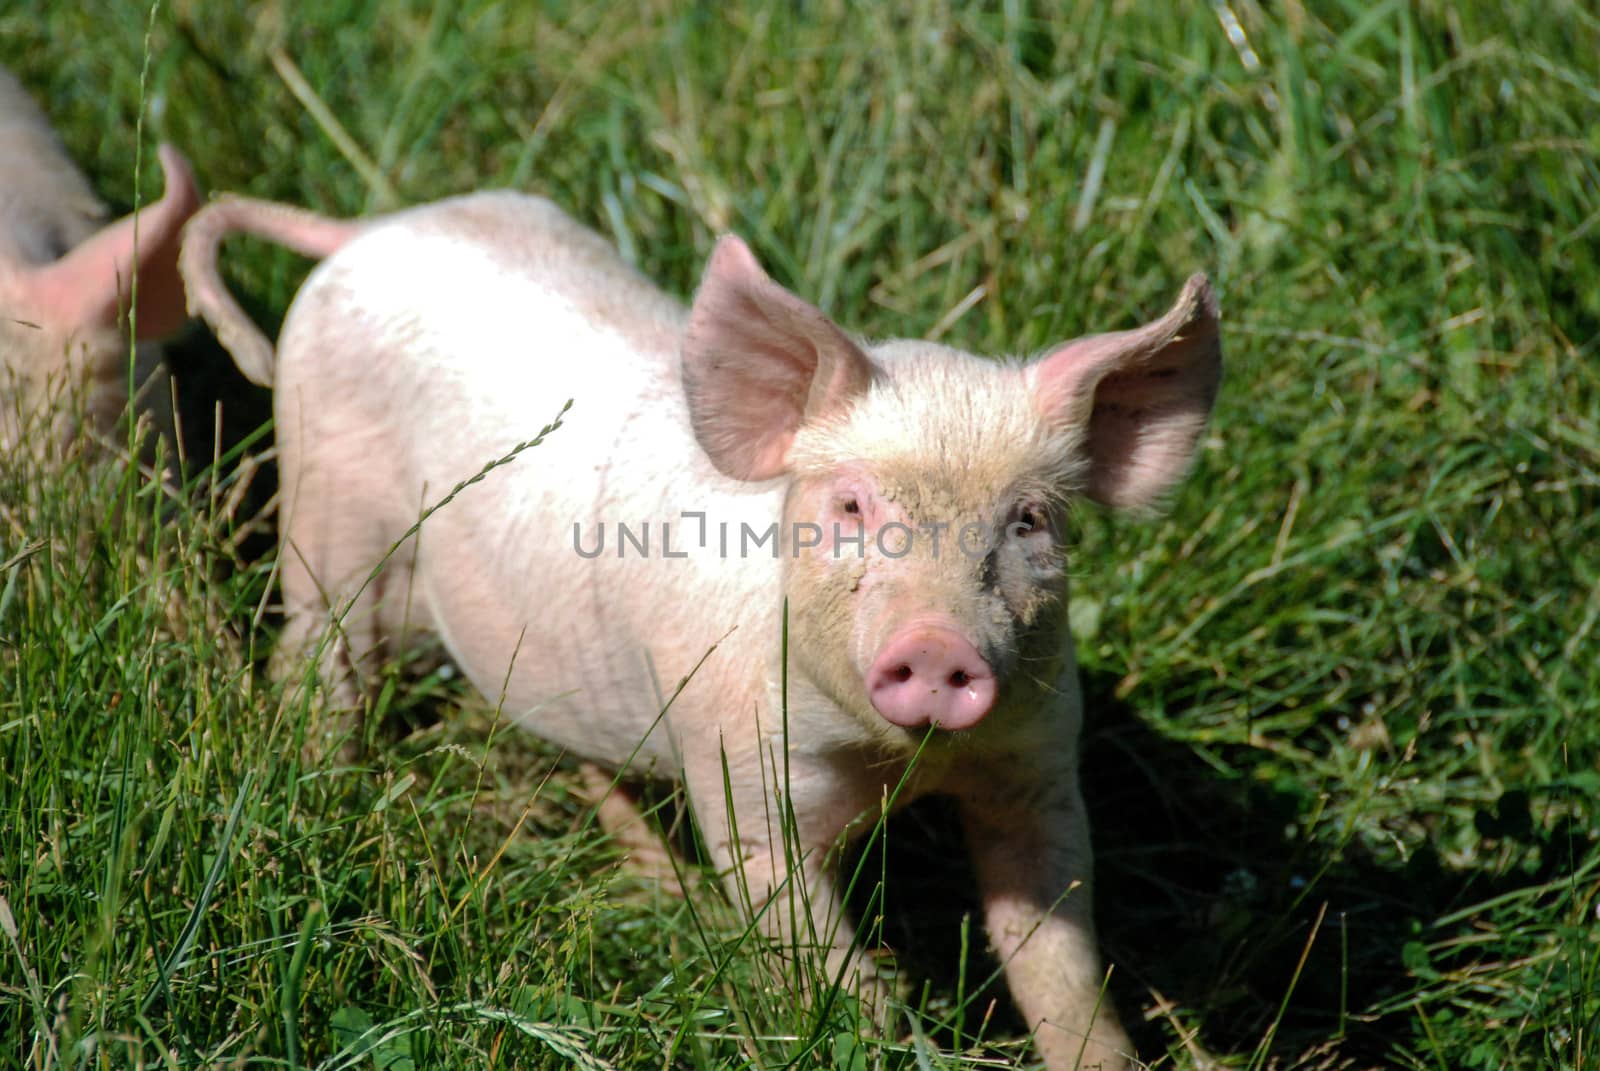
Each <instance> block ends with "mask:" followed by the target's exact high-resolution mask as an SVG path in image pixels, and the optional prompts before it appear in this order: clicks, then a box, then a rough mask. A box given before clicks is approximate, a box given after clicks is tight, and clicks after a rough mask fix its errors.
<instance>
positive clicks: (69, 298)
mask: <svg viewBox="0 0 1600 1071" xmlns="http://www.w3.org/2000/svg"><path fill="white" fill-rule="evenodd" d="M160 156H161V166H162V169H163V170H164V172H165V174H166V191H165V193H164V195H163V196H162V198H161V200H160V201H158V202H156V203H155V204H151V205H147V206H145V207H144V208H142V209H140V210H139V211H138V212H137V213H134V214H131V215H128V216H125V217H123V218H122V219H120V220H117V221H116V222H114V223H112V224H110V225H109V226H106V227H104V228H101V229H100V230H98V231H96V232H94V233H93V234H90V235H89V236H88V237H87V238H85V239H84V240H82V241H81V242H78V243H77V244H75V245H73V246H72V247H71V248H70V249H67V250H66V251H65V252H64V253H63V254H62V255H60V257H59V258H58V259H50V260H46V261H44V262H42V263H40V262H34V261H33V260H31V259H29V258H25V257H21V256H20V253H18V254H15V255H13V256H8V255H5V252H4V250H5V249H6V248H8V247H16V248H17V249H19V250H20V248H21V246H20V243H16V242H6V243H0V437H3V438H4V439H6V440H7V441H8V443H9V440H10V439H12V438H13V437H14V436H15V434H16V431H17V429H16V426H15V424H16V418H17V417H19V416H20V417H21V418H22V421H21V422H22V423H23V424H25V425H33V424H36V423H38V422H40V421H44V422H46V423H47V424H48V425H50V426H53V429H54V431H53V433H54V434H57V435H65V434H68V432H67V430H66V429H65V428H64V427H63V426H62V424H61V421H62V420H63V419H64V414H63V413H62V412H60V411H56V409H55V405H54V403H55V402H56V400H57V396H59V395H62V394H67V393H71V392H76V391H83V392H84V400H85V405H86V407H87V414H86V415H87V416H88V418H89V419H90V420H91V421H92V422H94V423H95V424H96V425H98V426H99V427H100V428H102V429H105V428H108V427H109V426H110V425H111V424H112V423H114V422H115V420H116V419H117V417H118V416H119V415H120V414H121V413H122V411H123V410H124V409H125V408H126V406H127V402H128V389H127V381H128V333H127V326H128V323H129V322H130V321H131V323H132V325H133V328H134V334H135V337H136V338H137V339H140V340H149V339H156V338H160V337H162V336H165V335H168V334H171V333H172V332H173V331H174V330H176V329H177V328H178V327H179V326H180V325H182V323H183V322H184V319H185V317H186V313H185V311H184V299H183V287H182V282H181V280H180V279H179V276H178V270H177V259H178V247H179V235H180V233H181V232H182V229H183V225H184V223H185V222H186V221H187V220H188V218H189V217H190V216H191V215H193V214H194V212H195V210H196V209H197V208H198V207H199V204H200V198H199V194H198V192H197V190H196V188H195V184H194V178H193V176H192V175H191V173H190V171H189V165H188V163H187V162H186V161H185V160H184V158H183V156H182V155H181V154H179V153H178V152H177V150H175V149H173V148H172V147H171V146H167V145H163V146H162V147H161V151H160ZM136 235H137V236H136ZM135 271H137V285H136V286H135V285H134V279H135ZM157 361H158V357H157V354H156V351H154V350H152V349H150V348H149V347H148V346H141V347H140V350H139V359H138V360H137V361H136V367H135V372H136V376H137V377H138V378H139V379H140V380H141V381H142V380H144V379H145V378H146V377H147V376H148V375H149V373H151V372H152V371H154V366H155V365H156V363H157ZM151 393H152V394H154V395H156V396H155V397H152V398H151V399H150V404H151V405H152V407H156V408H159V407H160V406H161V404H162V403H163V402H164V401H166V400H167V399H165V398H164V397H162V396H161V395H162V394H164V391H163V390H162V389H160V388H159V387H155V388H153V389H152V391H151Z"/></svg>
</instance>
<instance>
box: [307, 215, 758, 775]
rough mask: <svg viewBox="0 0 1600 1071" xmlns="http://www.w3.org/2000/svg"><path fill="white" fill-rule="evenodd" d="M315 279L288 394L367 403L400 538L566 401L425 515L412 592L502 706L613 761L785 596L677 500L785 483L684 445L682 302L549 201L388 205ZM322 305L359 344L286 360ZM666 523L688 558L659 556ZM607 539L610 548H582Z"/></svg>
mask: <svg viewBox="0 0 1600 1071" xmlns="http://www.w3.org/2000/svg"><path fill="white" fill-rule="evenodd" d="M313 283H314V284H315V285H314V286H313ZM307 292H308V296H312V297H313V298H314V300H313V302H312V306H313V308H312V309H309V310H307V313H315V306H316V305H327V306H328V307H326V308H324V309H323V310H322V312H321V313H320V314H310V315H304V314H302V311H301V310H300V309H299V308H298V307H297V308H296V309H295V310H292V311H291V316H290V321H289V322H288V323H286V326H285V339H286V343H285V345H284V346H283V352H282V354H281V356H280V360H281V361H282V362H283V366H282V367H281V368H280V386H279V389H280V392H282V391H283V390H284V389H285V387H286V386H287V387H289V389H291V390H293V389H295V385H296V384H297V383H298V382H300V381H302V380H304V381H306V382H307V384H309V383H310V382H311V381H313V380H318V381H321V382H322V383H324V384H328V380H329V379H332V380H334V381H342V385H339V384H337V383H336V384H335V385H332V386H333V390H334V392H338V391H340V390H343V391H344V392H345V393H344V397H345V398H348V399H350V400H351V404H354V405H356V406H357V407H358V408H359V409H361V410H362V411H361V412H359V413H355V414H351V416H352V417H353V419H354V421H355V423H356V424H357V425H361V426H371V427H374V428H376V429H379V430H377V431H376V432H375V439H374V441H373V443H372V444H371V447H370V449H368V450H367V451H366V453H367V454H368V455H369V456H371V457H372V461H373V463H374V464H379V465H383V466H393V469H394V472H393V475H392V479H388V480H385V481H381V482H382V483H384V485H386V486H388V487H391V488H392V489H393V497H392V499H391V500H390V501H389V502H388V503H386V504H384V506H383V509H384V510H385V512H387V514H388V518H387V524H388V528H389V530H390V532H391V533H392V538H398V536H399V535H400V534H401V533H402V532H403V531H404V530H405V528H406V527H408V526H409V525H410V524H411V523H412V522H414V521H415V520H416V518H417V516H418V515H419V513H420V511H421V509H422V508H423V507H424V506H425V505H431V504H432V503H435V502H437V501H439V500H440V499H442V498H443V497H444V496H445V494H446V493H448V492H449V491H450V490H451V488H453V487H455V486H456V485H457V484H459V483H460V482H462V481H464V480H467V479H469V478H470V477H472V476H474V475H476V474H477V473H479V472H480V471H482V469H483V468H484V466H485V465H487V464H488V463H490V462H491V461H494V460H495V459H497V458H501V457H504V456H505V455H507V454H508V453H510V452H512V451H513V450H514V449H515V447H516V445H517V444H518V443H521V442H525V441H527V440H529V439H532V438H533V437H534V436H535V435H536V434H537V433H538V431H539V430H540V428H541V427H542V426H544V425H545V424H547V423H548V422H550V421H551V420H552V419H553V418H554V417H555V415H556V413H557V412H558V411H559V410H560V408H561V406H562V405H563V403H565V402H566V401H567V400H568V399H571V400H572V403H573V404H572V409H571V411H570V412H569V413H568V414H567V415H566V416H565V417H564V418H563V426H562V427H561V428H560V429H559V430H557V431H555V432H554V433H553V434H552V435H551V436H550V437H549V438H548V439H547V440H546V441H545V442H544V443H543V444H542V445H540V446H538V447H536V448H533V449H531V450H528V451H526V452H524V453H522V454H521V455H520V456H518V457H517V459H516V460H514V461H512V462H510V463H509V464H506V465H505V466H503V467H499V468H496V469H495V470H494V471H492V472H490V473H489V474H488V475H487V476H486V477H485V478H484V479H483V480H482V481H481V482H479V483H477V484H474V485H472V486H470V487H468V488H466V489H464V490H463V491H462V492H461V494H460V495H459V496H458V498H457V499H456V500H455V501H453V502H451V503H450V504H449V505H448V506H445V507H444V508H443V509H441V510H440V511H439V512H438V513H436V514H434V515H433V516H432V517H431V518H430V519H429V520H428V522H427V525H426V527H425V528H424V530H423V535H422V540H421V550H420V556H419V567H418V570H417V576H418V580H419V585H418V586H419V588H420V589H421V590H420V591H418V592H417V593H416V594H417V595H419V596H421V597H422V598H423V599H424V600H425V602H426V604H427V606H428V607H429V609H430V611H431V617H432V618H433V624H434V626H435V628H436V630H437V631H438V632H439V633H440V635H441V636H442V637H443V638H444V640H445V643H446V645H447V647H448V648H449V649H450V651H451V653H452V655H453V656H454V657H455V658H456V660H457V661H458V663H459V664H460V665H461V667H462V669H463V670H464V671H465V672H466V673H467V674H468V676H469V677H470V678H471V679H472V680H473V682H474V684H475V685H476V686H477V687H478V688H479V689H480V690H481V691H483V692H484V693H485V694H486V695H487V696H489V697H490V698H491V699H494V698H495V697H497V696H498V695H500V694H501V692H502V690H504V692H505V695H506V706H505V710H506V713H508V714H510V715H512V716H514V717H518V718H520V719H522V720H524V721H526V722H528V723H530V725H531V727H533V728H534V729H535V730H536V731H538V732H539V733H540V734H541V735H544V736H546V737H548V738H551V739H554V740H556V741H557V742H558V743H561V744H564V745H565V746H567V747H569V748H572V749H573V750H575V751H577V752H578V753H580V754H586V755H588V756H590V757H592V758H597V759H600V760H603V761H611V762H621V761H623V760H624V759H626V758H627V757H628V754H629V752H630V751H631V750H632V749H633V747H634V746H635V745H636V744H638V743H639V740H640V737H641V736H642V735H643V730H644V728H646V727H648V726H649V724H650V722H651V720H652V719H653V718H654V716H655V714H656V713H657V711H658V710H659V708H660V705H661V701H662V699H663V698H664V697H665V696H668V695H670V694H671V692H672V690H673V688H674V686H675V685H676V683H677V681H678V680H679V679H680V678H681V677H683V676H684V675H686V674H688V673H689V672H690V671H691V670H692V669H693V668H694V666H695V664H696V663H697V662H698V661H699V659H700V657H701V656H703V655H705V654H706V652H707V650H708V649H709V648H710V647H711V646H712V645H713V644H716V643H717V641H718V640H719V639H720V638H721V637H723V636H724V635H725V634H726V633H727V632H728V630H729V629H731V628H734V627H735V626H739V625H742V624H743V623H744V622H745V621H746V620H747V619H748V617H749V614H750V612H751V610H752V609H753V608H754V607H756V606H765V605H766V604H767V603H769V602H770V603H773V604H776V601H777V595H776V592H777V563H776V562H773V561H771V560H770V556H769V557H767V559H766V560H765V561H764V562H763V561H762V560H761V559H762V554H760V553H758V554H756V555H755V556H754V557H751V558H747V559H738V558H734V559H732V560H725V559H723V558H722V557H721V555H720V554H719V553H718V547H717V539H716V535H715V534H714V529H713V534H712V537H711V538H710V539H709V540H708V541H707V542H708V546H707V547H705V548H701V547H698V546H697V545H693V543H692V542H691V541H690V540H689V539H688V538H687V537H688V536H690V535H697V533H693V532H691V531H687V530H686V529H685V526H684V522H683V520H682V518H681V516H680V514H681V513H682V512H683V511H686V510H687V511H704V512H706V513H707V514H708V517H709V519H710V520H711V522H712V523H713V524H715V523H716V522H717V521H719V520H722V519H731V520H732V521H733V523H734V525H735V533H737V530H738V529H737V524H738V523H739V522H740V521H741V520H746V519H748V520H749V522H750V523H751V524H752V526H753V527H756V528H758V529H759V528H760V527H763V526H764V525H765V524H767V523H770V520H771V519H772V518H774V517H776V514H777V510H778V501H779V500H778V497H777V496H778V495H779V492H778V491H777V490H775V489H772V488H769V487H759V486H755V487H753V486H751V485H745V484H738V483H734V482H732V481H728V480H726V479H725V478H723V477H721V476H719V475H718V474H716V473H715V472H714V470H713V469H712V468H711V466H710V464H709V462H708V461H706V459H705V457H704V455H703V454H702V453H701V451H700V450H699V449H698V447H697V446H696V445H695V443H694V440H693V436H692V432H691V431H690V427H689V420H688V413H687V408H686V406H685V403H684V401H683V395H682V388H681V384H680V378H679V371H678V355H677V347H678V340H679V337H680V335H681V332H682V329H683V325H684V322H685V319H686V311H685V310H684V308H683V306H682V305H681V304H680V303H679V302H677V301H676V300H674V299H673V298H671V297H670V296H668V295H666V294H665V293H664V292H662V291H661V290H660V289H658V288H657V287H655V286H654V284H652V283H650V282H649V281H648V280H646V279H645V278H644V277H643V276H641V275H640V274H639V273H637V272H636V271H634V270H633V269H632V268H631V267H629V266H628V265H627V264H625V263H624V262H623V261H622V260H621V258H620V257H619V256H618V255H617V254H616V253H615V251H614V250H613V249H612V247H611V246H610V245H609V243H607V242H605V240H604V239H602V238H600V237H599V236H598V235H596V234H594V233H593V232H591V231H589V230H587V229H586V228H584V227H582V226H581V225H579V224H577V223H575V222H574V221H572V220H571V219H570V218H569V217H567V216H566V215H565V214H564V213H562V212H561V211H560V210H559V209H557V208H556V207H555V206H553V205H551V204H550V203H549V202H546V201H543V200H541V199H538V198H531V197H524V196H520V195H515V194H480V195H474V196H471V197H466V198H460V199H457V200H455V201H450V202H444V203H442V204H439V205H434V206H429V207H427V208H424V209H419V210H415V211H413V212H408V213H403V214H401V215H399V216H396V217H394V219H393V221H392V222H391V223H388V224H385V225H383V226H380V227H378V228H375V229H374V230H373V231H372V232H369V233H368V234H366V235H364V236H362V237H361V238H360V239H358V240H357V241H355V242H353V243H351V245H350V246H348V247H346V249H345V250H342V251H341V252H340V253H339V254H338V255H337V256H336V257H334V258H331V259H330V260H329V261H328V262H327V263H326V264H325V265H324V266H323V267H322V268H320V269H319V272H318V276H317V277H315V278H314V279H313V281H312V283H308V285H307ZM299 305H300V302H299V301H297V306H299ZM328 324H335V325H338V326H337V338H338V339H339V340H340V341H339V342H338V343H337V344H336V345H337V346H338V347H339V348H347V349H348V352H343V353H337V354H330V353H327V352H324V353H322V354H321V355H319V356H317V357H316V358H315V359H314V363H315V365H316V368H315V369H310V368H296V367H293V366H292V365H291V363H290V362H292V361H293V360H295V359H296V358H297V355H298V354H300V353H304V352H306V350H307V349H308V348H309V347H308V346H307V345H304V344H303V343H304V342H306V340H295V339H294V336H295V334H296V333H300V332H301V331H302V328H305V329H308V330H310V331H326V330H327V325H328ZM349 340H358V341H357V342H356V344H354V345H350V344H349ZM323 348H324V350H326V349H327V348H328V347H327V345H326V344H324V346H323ZM330 361H331V362H333V363H334V364H336V365H337V366H338V367H335V368H332V369H330V368H329V364H330ZM318 397H319V398H322V399H327V398H328V395H327V394H326V393H321V391H319V394H318ZM318 404H319V405H322V404H325V402H323V401H319V403H318ZM339 404H340V405H341V407H342V405H343V403H339ZM280 419H281V418H280ZM280 426H281V423H280ZM325 430H327V431H329V432H330V433H332V434H339V432H338V431H336V430H333V429H325ZM662 522H666V523H668V524H670V525H671V526H672V528H673V530H674V531H673V545H672V549H673V550H674V551H675V552H676V551H679V550H683V549H686V544H689V546H688V547H687V549H688V550H690V551H691V554H692V556H691V557H690V558H689V559H681V558H667V557H665V556H664V552H665V550H666V548H665V547H663V546H662V544H661V536H662V528H661V525H662ZM619 523H622V524H627V525H628V526H629V528H630V529H631V530H632V531H633V532H634V533H636V534H638V533H641V532H642V530H643V526H644V524H646V523H648V525H649V531H650V546H649V550H648V552H647V553H642V554H641V553H639V552H637V551H636V550H635V548H634V547H633V546H632V545H631V544H630V545H629V546H628V547H626V548H625V550H624V553H623V554H622V555H621V556H620V557H619V555H618V545H617V535H618V531H617V526H618V524H619ZM602 526H603V536H602ZM602 538H603V543H601V544H599V545H600V546H602V548H603V549H602V551H601V553H600V555H599V556H597V557H592V558H591V557H585V556H584V555H581V554H580V553H579V552H578V549H577V547H578V546H582V547H583V548H584V550H585V551H586V552H589V551H592V550H593V549H594V547H595V546H596V545H597V542H596V541H597V540H601V539H602ZM513 656H514V666H513V665H512V664H513ZM727 661H728V662H729V663H730V664H729V667H728V671H727V673H726V674H724V673H721V672H719V667H718V666H717V665H716V664H715V659H713V663H712V664H711V667H710V670H709V672H705V671H703V672H705V676H706V680H705V682H704V683H703V684H697V685H696V692H704V693H705V694H706V698H707V700H708V701H709V697H710V693H711V691H713V690H718V691H720V690H722V689H723V688H727V687H733V685H734V683H735V682H736V681H740V680H748V677H749V674H748V671H747V670H746V671H744V672H739V671H737V667H735V666H733V665H732V663H733V662H734V661H736V660H735V659H733V658H732V657H731V656H730V657H729V658H728V659H727ZM508 666H512V669H511V672H510V674H509V675H508V673H507V668H508ZM695 705H696V695H692V694H686V696H685V699H684V701H683V706H684V708H686V709H690V708H693V707H694V706H695ZM666 744H667V740H666V736H665V734H664V733H663V732H660V731H658V732H657V733H656V734H654V736H653V737H652V745H651V746H648V747H647V748H646V749H645V751H644V752H643V753H642V754H643V757H644V759H646V760H649V759H652V758H653V759H657V760H670V755H669V751H668V750H667V748H666Z"/></svg>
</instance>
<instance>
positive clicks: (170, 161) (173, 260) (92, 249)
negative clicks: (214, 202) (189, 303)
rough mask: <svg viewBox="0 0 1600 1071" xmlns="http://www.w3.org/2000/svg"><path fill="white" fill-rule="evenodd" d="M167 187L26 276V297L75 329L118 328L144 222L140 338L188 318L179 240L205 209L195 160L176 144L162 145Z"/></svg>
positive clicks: (41, 310)
mask: <svg viewBox="0 0 1600 1071" xmlns="http://www.w3.org/2000/svg"><path fill="white" fill-rule="evenodd" d="M160 153H161V167H162V170H163V171H164V172H165V173H166V181H167V189H166V193H165V194H164V195H163V196H162V198H161V200H159V201H157V202H156V203H155V204H152V205H146V206H145V207H144V208H141V209H140V210H139V211H138V212H137V213H134V214H133V215H129V216H124V217H123V218H122V219H119V220H117V221H116V222H115V223H113V224H111V225H110V226H108V227H106V228H104V229H103V230H100V231H99V232H97V233H95V234H93V235H91V236H90V237H89V238H88V239H86V240H85V241H83V242H81V243H80V244H79V245H77V246H76V247H75V248H73V249H72V250H71V251H70V252H68V253H67V255H66V256H64V257H62V258H61V259H60V260H58V261H56V262H55V263H54V264H51V265H48V266H46V267H43V268H39V269H37V270H35V271H33V272H31V273H29V274H28V276H27V277H26V278H24V279H23V281H22V285H23V287H24V288H25V291H24V300H25V301H26V302H27V304H28V305H29V306H31V307H32V308H34V309H37V310H39V314H40V315H48V316H49V318H50V319H51V321H52V322H54V323H59V324H61V325H62V326H63V327H66V328H68V329H75V328H85V327H94V326H103V325H112V324H115V323H116V322H117V317H118V315H119V314H120V313H121V312H122V311H123V310H124V309H126V308H127V306H128V297H129V290H130V283H131V277H132V274H133V264H134V254H135V250H134V224H135V220H137V221H138V231H139V242H138V251H137V252H138V265H139V286H138V290H139V294H138V297H139V304H138V308H137V309H136V310H135V317H134V319H135V323H136V326H137V330H138V334H139V337H140V338H158V337H160V336H162V335H169V334H171V333H172V332H173V331H175V330H177V328H178V327H179V326H181V325H182V324H183V322H184V320H185V319H186V315H185V312H184V301H183V283H182V281H181V280H180V279H179V277H178V238H179V235H180V234H181V233H182V231H183V225H184V223H186V222H187V221H188V219H189V217H190V216H192V215H194V213H195V210H196V209H198V208H199V207H200V194H199V192H198V191H197V190H196V189H195V184H194V176H193V174H192V173H191V172H190V170H189V163H188V161H186V160H185V159H184V158H183V156H182V154H181V153H179V152H178V150H176V149H174V148H173V147H172V146H170V145H163V146H161V150H160Z"/></svg>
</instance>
